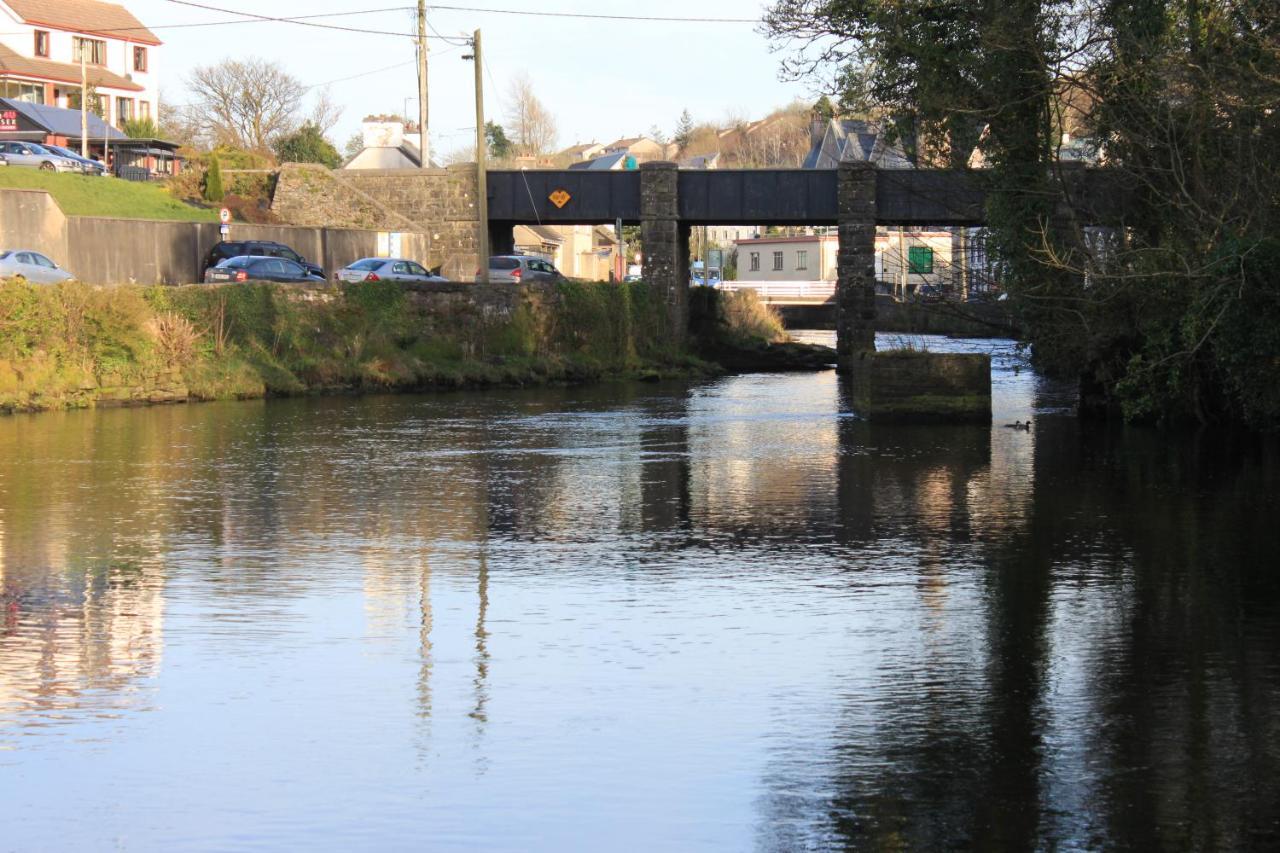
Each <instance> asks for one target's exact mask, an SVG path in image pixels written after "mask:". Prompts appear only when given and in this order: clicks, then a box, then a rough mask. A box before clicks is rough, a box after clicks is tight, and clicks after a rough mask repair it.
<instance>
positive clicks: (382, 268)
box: [333, 258, 449, 282]
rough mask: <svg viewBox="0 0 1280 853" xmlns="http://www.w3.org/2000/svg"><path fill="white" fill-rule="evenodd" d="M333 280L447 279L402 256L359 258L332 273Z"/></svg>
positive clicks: (430, 280)
mask: <svg viewBox="0 0 1280 853" xmlns="http://www.w3.org/2000/svg"><path fill="white" fill-rule="evenodd" d="M333 279H334V281H349V282H356V281H416V282H439V281H448V280H449V279H447V278H445V277H444V276H440V275H432V274H431V272H430V271H428V270H427V269H426V268H425V267H423V266H422V264H420V263H417V262H416V261H408V260H405V259H404V258H361V259H360V260H358V261H356V262H355V263H352V264H347V265H346V266H345V267H343V268H342V269H340V270H338V271H337V272H335V273H334V274H333Z"/></svg>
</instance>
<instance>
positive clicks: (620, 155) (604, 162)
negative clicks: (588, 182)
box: [569, 151, 631, 172]
mask: <svg viewBox="0 0 1280 853" xmlns="http://www.w3.org/2000/svg"><path fill="white" fill-rule="evenodd" d="M630 156H631V155H630V154H628V153H627V152H625V151H615V152H614V153H613V154H605V155H603V156H601V157H597V158H595V159H594V160H583V161H582V162H581V163H570V164H569V168H570V169H574V170H584V169H585V170H590V171H592V172H607V171H610V170H612V169H621V168H623V167H624V166H625V165H626V163H625V162H624V161H625V160H626V159H627V158H628V157H630Z"/></svg>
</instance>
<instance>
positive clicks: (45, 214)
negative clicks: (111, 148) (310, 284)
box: [0, 189, 475, 284]
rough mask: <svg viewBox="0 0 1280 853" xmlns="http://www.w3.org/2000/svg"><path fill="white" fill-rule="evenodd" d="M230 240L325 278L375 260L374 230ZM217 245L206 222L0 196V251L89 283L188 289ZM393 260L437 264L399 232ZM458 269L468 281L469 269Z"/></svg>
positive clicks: (40, 196) (256, 232)
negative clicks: (276, 250) (289, 250)
mask: <svg viewBox="0 0 1280 853" xmlns="http://www.w3.org/2000/svg"><path fill="white" fill-rule="evenodd" d="M231 238H232V239H233V240H274V241H276V242H279V243H284V244H285V245H287V246H291V247H293V249H294V250H295V251H297V252H298V253H299V254H301V255H302V256H303V257H305V258H306V259H307V260H309V261H311V262H313V263H317V264H319V265H320V266H322V267H324V269H325V271H326V272H327V273H330V274H331V273H332V272H333V271H334V270H336V269H338V268H340V267H343V266H346V265H347V264H349V263H351V262H352V261H354V260H356V259H358V258H363V257H370V256H376V255H377V254H378V232H377V231H368V230H360V229H354V228H321V227H297V226H286V225H246V224H235V225H232V226H231ZM220 239H221V237H220V234H219V230H218V226H217V225H216V224H213V223H207V222H156V221H151V220H143V219H110V218H105V217H92V216H65V215H64V214H63V213H62V210H61V208H59V207H58V204H57V202H56V201H54V199H53V197H52V196H50V195H49V194H48V193H46V192H44V191H41V190H10V189H4V190H0V248H4V249H33V250H35V251H37V252H42V253H44V254H46V255H48V256H49V257H51V258H53V259H54V261H56V262H57V263H58V265H59V266H62V267H64V268H66V269H67V270H69V271H70V272H72V273H73V274H74V275H76V276H77V277H79V278H80V279H81V280H82V281H85V282H87V283H89V284H130V283H133V284H191V283H194V282H199V281H200V280H201V276H202V274H203V265H204V259H205V257H206V256H207V255H208V253H209V250H210V249H211V248H212V247H213V245H214V244H215V243H217V242H218V241H219V240H220ZM401 254H403V255H405V256H407V257H410V258H415V259H417V260H420V261H422V262H423V263H424V264H426V265H427V266H437V265H439V264H441V263H442V261H443V258H441V257H439V255H438V253H437V252H436V251H435V241H434V240H433V239H432V236H431V235H430V234H425V233H404V232H402V236H401ZM459 270H460V271H461V272H462V273H463V274H464V275H465V276H466V278H467V279H470V278H471V276H472V275H474V272H475V270H474V268H472V269H469V270H466V269H462V267H461V266H460V267H459Z"/></svg>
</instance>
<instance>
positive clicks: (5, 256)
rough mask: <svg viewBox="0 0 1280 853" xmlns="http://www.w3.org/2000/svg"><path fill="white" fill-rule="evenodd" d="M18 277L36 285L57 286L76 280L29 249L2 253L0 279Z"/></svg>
mask: <svg viewBox="0 0 1280 853" xmlns="http://www.w3.org/2000/svg"><path fill="white" fill-rule="evenodd" d="M17 275H20V276H22V277H23V278H25V279H26V280H27V281H30V282H34V283H35V284H57V283H58V282H60V281H69V280H70V279H73V278H75V276H73V275H72V274H71V273H69V272H67V271H66V270H64V269H61V268H60V267H59V266H58V265H57V264H55V263H54V262H53V261H51V260H49V258H47V257H45V256H44V255H42V254H40V253H39V252H33V251H31V250H29V249H17V250H15V251H10V252H0V278H10V277H12V276H17Z"/></svg>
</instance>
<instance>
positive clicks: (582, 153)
mask: <svg viewBox="0 0 1280 853" xmlns="http://www.w3.org/2000/svg"><path fill="white" fill-rule="evenodd" d="M603 153H604V146H603V145H601V144H600V143H599V142H587V143H580V144H578V145H573V146H570V147H569V148H566V149H564V150H563V151H561V152H560V153H559V154H557V155H556V158H557V159H560V160H564V161H565V162H566V163H570V164H572V163H581V162H583V161H585V160H593V159H595V158H596V157H599V156H600V155H601V154H603Z"/></svg>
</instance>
